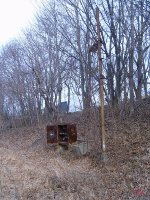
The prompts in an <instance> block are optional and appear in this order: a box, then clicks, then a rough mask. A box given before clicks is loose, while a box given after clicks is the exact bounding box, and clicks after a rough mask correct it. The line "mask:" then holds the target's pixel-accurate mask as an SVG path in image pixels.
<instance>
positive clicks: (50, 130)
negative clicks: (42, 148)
mask: <svg viewBox="0 0 150 200" xmlns="http://www.w3.org/2000/svg"><path fill="white" fill-rule="evenodd" d="M46 129H47V143H48V144H55V143H58V134H57V126H54V125H53V126H50V125H48V126H47V128H46Z"/></svg>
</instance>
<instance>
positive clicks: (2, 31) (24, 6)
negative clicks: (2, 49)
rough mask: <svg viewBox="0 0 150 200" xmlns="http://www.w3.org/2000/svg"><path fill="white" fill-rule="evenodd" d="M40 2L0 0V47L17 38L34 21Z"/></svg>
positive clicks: (31, 0)
mask: <svg viewBox="0 0 150 200" xmlns="http://www.w3.org/2000/svg"><path fill="white" fill-rule="evenodd" d="M40 1H41V0H0V45H4V44H6V43H7V42H9V41H10V40H11V39H13V38H16V37H18V36H19V33H20V32H21V30H22V29H24V28H26V27H27V26H28V25H29V24H30V23H32V22H33V21H34V15H35V14H36V11H37V4H38V3H39V2H40Z"/></svg>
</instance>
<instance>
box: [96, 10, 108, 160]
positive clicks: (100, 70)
mask: <svg viewBox="0 0 150 200" xmlns="http://www.w3.org/2000/svg"><path fill="white" fill-rule="evenodd" d="M96 21H97V37H98V68H99V79H100V103H101V105H100V115H101V123H100V125H101V130H102V157H103V158H104V157H105V151H106V132H105V117H104V83H103V77H104V76H103V69H102V55H101V47H102V41H101V35H100V21H99V8H98V7H97V8H96Z"/></svg>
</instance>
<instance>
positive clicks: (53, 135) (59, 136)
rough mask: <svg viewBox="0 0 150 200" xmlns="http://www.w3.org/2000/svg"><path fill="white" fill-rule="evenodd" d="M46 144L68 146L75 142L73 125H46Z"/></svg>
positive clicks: (75, 130)
mask: <svg viewBox="0 0 150 200" xmlns="http://www.w3.org/2000/svg"><path fill="white" fill-rule="evenodd" d="M46 129H47V144H56V145H57V144H58V145H62V146H68V145H69V144H72V143H74V142H76V141H77V129H76V125H75V124H57V125H47V127H46Z"/></svg>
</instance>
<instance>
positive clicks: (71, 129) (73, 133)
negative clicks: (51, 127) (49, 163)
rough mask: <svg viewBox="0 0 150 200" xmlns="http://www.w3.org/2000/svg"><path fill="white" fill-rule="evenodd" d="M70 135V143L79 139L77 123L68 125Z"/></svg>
mask: <svg viewBox="0 0 150 200" xmlns="http://www.w3.org/2000/svg"><path fill="white" fill-rule="evenodd" d="M67 129H68V135H69V143H70V144H72V143H74V142H76V141H77V129H76V125H75V124H69V125H68V126H67Z"/></svg>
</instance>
